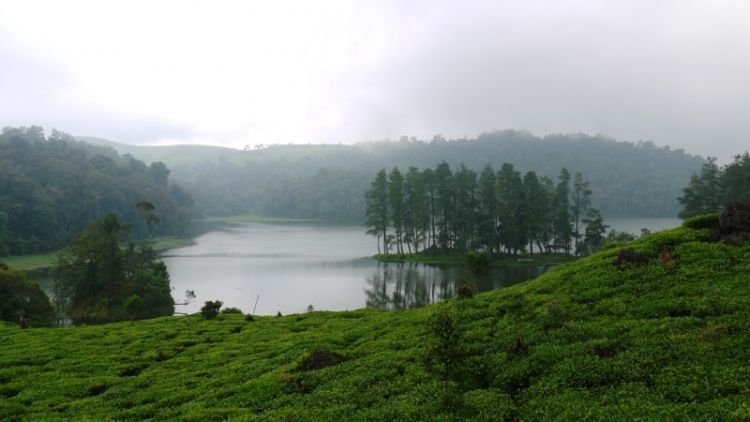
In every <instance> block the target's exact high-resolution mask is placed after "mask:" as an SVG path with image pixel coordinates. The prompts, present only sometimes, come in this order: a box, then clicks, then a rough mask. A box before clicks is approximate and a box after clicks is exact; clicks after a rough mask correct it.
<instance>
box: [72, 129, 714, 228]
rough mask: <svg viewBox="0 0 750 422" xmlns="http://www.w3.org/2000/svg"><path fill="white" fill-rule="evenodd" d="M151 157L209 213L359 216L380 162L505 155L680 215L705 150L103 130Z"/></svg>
mask: <svg viewBox="0 0 750 422" xmlns="http://www.w3.org/2000/svg"><path fill="white" fill-rule="evenodd" d="M78 139H79V140H84V141H87V142H92V143H96V144H99V145H108V146H110V147H112V148H114V149H116V150H117V151H118V152H120V153H123V154H131V155H133V156H134V157H136V158H138V159H141V160H144V161H146V162H155V161H162V162H164V163H165V164H167V166H169V168H170V169H171V170H172V176H173V177H174V179H175V180H177V181H179V182H180V183H181V184H183V185H184V186H185V187H186V188H187V189H188V190H189V191H190V192H191V193H192V194H193V196H194V197H195V199H196V202H197V205H198V207H199V209H200V210H201V211H202V212H203V213H204V214H206V215H221V214H241V213H247V212H257V213H267V214H274V215H283V216H292V217H305V218H323V219H333V220H353V221H356V220H361V217H362V212H363V211H362V203H363V202H362V201H363V200H362V192H363V191H364V190H365V189H366V188H367V187H368V186H369V183H370V181H371V179H372V177H373V175H374V174H375V172H377V170H379V169H381V168H391V167H394V166H395V167H399V168H401V169H402V170H405V169H406V168H408V167H410V166H416V167H419V168H426V167H433V166H435V165H436V164H438V163H440V162H442V161H446V162H448V163H449V164H450V165H451V166H452V167H456V166H459V165H460V164H465V165H466V166H467V167H469V168H472V169H475V170H480V169H481V168H482V167H484V166H485V165H487V164H491V165H493V166H495V167H498V166H499V165H501V164H502V163H505V162H508V163H511V164H513V165H514V166H516V167H517V168H518V169H519V170H521V171H529V170H534V171H537V172H539V173H540V174H542V175H546V176H549V177H552V178H554V177H556V176H557V174H558V172H559V171H560V168H561V167H565V168H567V169H569V170H570V171H572V172H581V173H582V174H583V175H584V176H585V177H586V178H587V179H588V180H589V181H590V184H591V187H592V189H593V191H594V195H593V199H594V206H596V207H597V208H599V209H601V210H602V212H604V213H605V214H607V215H617V216H674V215H676V213H677V211H678V210H679V204H678V202H677V197H679V196H680V195H681V193H682V192H681V190H682V188H683V187H685V186H686V185H687V183H688V181H689V178H690V175H691V174H693V173H694V172H695V171H697V170H699V168H700V165H701V162H702V158H701V157H699V156H696V155H691V154H688V153H686V152H684V151H683V150H672V149H670V148H669V147H657V146H656V145H654V144H653V143H651V142H639V143H631V142H618V141H615V140H613V139H610V138H606V137H602V136H589V135H585V134H572V135H548V136H544V137H537V136H534V135H532V134H530V133H528V132H523V131H513V130H506V131H496V132H491V133H484V134H481V135H479V136H478V137H476V138H474V139H455V140H446V139H444V138H439V137H437V138H434V139H433V140H431V141H420V140H417V139H415V138H402V139H401V140H400V141H395V142H388V141H382V142H367V143H359V144H354V145H327V144H326V145H315V144H308V145H299V144H288V145H273V146H263V147H261V148H257V149H255V148H254V149H248V150H245V151H243V150H238V149H232V148H224V147H217V146H205V145H172V146H137V145H127V144H120V143H115V142H111V141H107V140H103V139H98V138H90V137H79V138H78Z"/></svg>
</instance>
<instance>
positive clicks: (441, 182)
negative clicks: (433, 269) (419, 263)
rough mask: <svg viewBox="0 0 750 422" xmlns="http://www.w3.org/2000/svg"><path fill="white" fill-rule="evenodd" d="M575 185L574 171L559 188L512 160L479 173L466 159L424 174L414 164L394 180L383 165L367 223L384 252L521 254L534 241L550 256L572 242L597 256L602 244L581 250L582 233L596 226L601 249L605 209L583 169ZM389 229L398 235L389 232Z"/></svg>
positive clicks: (593, 242)
mask: <svg viewBox="0 0 750 422" xmlns="http://www.w3.org/2000/svg"><path fill="white" fill-rule="evenodd" d="M569 185H570V173H569V172H568V171H567V170H566V169H564V168H563V169H562V170H561V172H560V179H559V181H558V184H557V186H556V187H554V186H553V183H552V181H551V180H549V179H547V178H542V179H541V180H540V179H539V178H538V177H537V176H536V174H535V173H534V172H528V173H526V175H525V176H524V177H521V173H520V172H518V171H517V170H516V169H515V168H514V167H513V165H512V164H509V163H505V164H503V165H502V167H501V168H500V170H499V171H498V172H497V174H495V172H494V170H493V169H492V167H491V166H489V165H487V166H485V168H484V170H482V174H481V177H479V178H477V174H476V173H475V172H474V171H473V170H470V169H468V168H467V167H466V166H464V165H463V164H462V165H461V166H459V168H458V170H457V171H456V172H455V173H454V172H453V171H452V170H451V168H450V166H449V165H448V163H446V162H442V163H440V164H438V165H437V166H436V167H435V169H426V170H424V171H422V173H421V174H420V173H419V171H418V170H417V168H415V167H410V168H409V173H407V178H406V179H404V178H403V176H402V175H401V172H400V171H399V170H398V169H397V168H394V169H393V170H391V173H390V175H389V176H388V177H386V174H385V169H383V170H380V171H379V172H378V174H377V175H376V176H375V180H373V182H372V184H371V186H370V189H369V190H367V191H366V192H365V203H366V210H367V217H366V222H365V226H366V228H367V234H370V235H376V236H378V240H379V239H380V238H381V237H382V238H383V239H384V248H383V254H384V255H388V251H389V249H390V247H391V246H393V248H395V252H396V254H397V255H404V254H405V253H407V252H408V253H409V254H410V255H411V254H414V253H419V252H420V248H421V250H422V253H424V254H428V255H437V254H442V255H447V254H450V253H454V252H458V253H463V252H465V251H470V252H487V253H495V254H501V253H504V254H507V255H518V254H519V253H522V252H523V251H525V250H526V247H527V246H528V248H529V249H528V250H529V252H530V253H531V254H533V252H534V248H535V245H536V248H537V249H538V250H540V251H544V252H545V253H546V254H552V253H559V252H564V253H565V254H566V255H570V253H571V251H572V244H573V243H572V242H573V240H576V241H577V242H578V246H579V248H578V250H577V251H576V252H577V253H578V254H581V253H582V252H584V251H587V252H588V253H590V252H592V251H593V250H595V249H586V248H582V246H584V245H583V244H584V239H583V235H582V234H581V233H580V231H581V230H583V229H584V227H586V228H587V229H589V226H592V227H591V228H590V229H589V230H588V234H589V238H588V239H589V247H596V248H597V249H598V247H599V246H600V245H601V243H602V242H601V239H600V238H601V233H599V234H598V236H599V237H598V238H597V237H596V236H595V235H594V234H595V233H598V232H602V230H603V228H604V227H605V226H604V225H603V223H602V219H601V215H599V213H598V211H597V210H595V209H593V208H590V207H589V203H590V195H591V191H590V190H589V189H588V184H587V183H586V182H585V181H584V179H583V176H582V175H581V174H576V181H575V190H574V191H573V192H572V193H571V191H570V186H569ZM571 202H572V203H573V204H574V205H573V206H571ZM597 217H598V218H597ZM389 228H393V230H394V231H395V233H394V234H391V235H389V234H388V233H387V231H388V229H389ZM584 232H585V231H584ZM380 254H381V250H380V242H378V255H380ZM470 259H471V258H470Z"/></svg>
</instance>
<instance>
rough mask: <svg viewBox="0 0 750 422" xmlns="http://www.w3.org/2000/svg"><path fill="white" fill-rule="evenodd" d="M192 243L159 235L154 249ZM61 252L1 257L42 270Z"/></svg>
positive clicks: (17, 265) (22, 266)
mask: <svg viewBox="0 0 750 422" xmlns="http://www.w3.org/2000/svg"><path fill="white" fill-rule="evenodd" d="M190 244H192V240H190V239H183V238H180V237H175V236H159V237H157V238H155V239H154V249H156V250H157V251H164V250H167V249H174V248H181V247H183V246H188V245H190ZM59 252H60V251H55V252H50V253H45V254H35V255H20V256H3V257H0V261H3V262H4V263H6V264H8V266H9V267H11V268H17V269H20V270H26V271H33V270H40V269H45V268H49V267H51V266H52V264H53V262H54V260H55V257H56V256H57V254H58V253H59Z"/></svg>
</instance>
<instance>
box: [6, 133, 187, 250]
mask: <svg viewBox="0 0 750 422" xmlns="http://www.w3.org/2000/svg"><path fill="white" fill-rule="evenodd" d="M152 168H160V169H162V170H161V171H162V172H161V176H160V177H158V178H157V179H158V180H155V179H154V177H153V174H152V173H150V172H149V168H148V167H147V166H146V164H145V163H143V162H141V161H138V160H136V159H135V158H133V157H132V156H120V155H118V154H117V153H116V152H115V151H114V150H112V149H110V148H102V147H95V146H92V145H88V144H84V143H81V142H78V141H76V140H75V139H74V138H73V137H71V136H69V135H66V134H64V133H61V132H58V131H55V130H53V131H52V133H51V134H50V135H49V136H45V135H44V132H43V131H42V129H41V128H39V127H31V128H17V129H16V128H5V129H3V130H2V132H1V133H0V256H3V255H5V254H7V253H10V254H11V255H29V254H38V253H42V252H49V251H52V250H57V249H60V248H61V247H63V246H65V245H66V244H67V243H68V242H70V241H71V240H72V239H73V237H74V236H75V235H76V234H77V233H78V232H80V231H81V230H82V229H83V228H85V227H86V226H87V225H88V224H90V223H91V222H92V221H94V220H96V219H97V218H101V217H103V216H105V215H106V214H108V213H117V214H118V215H119V216H120V217H121V218H122V219H123V221H125V222H127V223H129V224H131V225H132V226H133V228H134V231H135V233H137V234H145V233H148V232H149V231H159V232H161V233H172V234H177V233H179V232H180V231H181V230H182V228H183V226H184V225H185V224H186V223H187V222H188V219H189V217H190V208H191V207H192V199H191V198H190V195H188V194H187V193H186V192H185V191H184V190H182V188H180V187H179V186H177V185H174V184H172V185H168V184H167V183H166V179H164V178H163V177H162V176H164V177H165V174H164V172H166V174H168V173H169V171H168V170H166V166H164V164H162V163H155V164H153V165H152ZM140 201H144V202H146V203H150V204H153V205H155V206H156V207H157V208H158V209H159V210H160V214H162V217H163V218H164V221H165V224H162V225H160V226H158V227H157V225H155V220H153V218H152V219H151V220H150V222H148V223H147V222H146V221H142V220H141V218H139V212H138V211H137V210H136V209H135V208H134V207H133V204H135V203H137V202H140Z"/></svg>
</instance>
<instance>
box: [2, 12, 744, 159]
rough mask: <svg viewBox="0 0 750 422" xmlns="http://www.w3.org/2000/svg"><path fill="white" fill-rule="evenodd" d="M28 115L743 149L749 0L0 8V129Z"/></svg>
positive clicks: (230, 138) (340, 136) (123, 134)
mask: <svg viewBox="0 0 750 422" xmlns="http://www.w3.org/2000/svg"><path fill="white" fill-rule="evenodd" d="M115 3H116V4H115ZM32 124H36V125H42V126H44V127H45V128H52V127H55V128H58V129H60V130H63V131H66V132H69V133H72V134H74V135H92V136H100V137H105V138H109V139H114V140H118V141H122V142H128V143H141V144H151V143H210V144H218V145H227V146H238V147H241V146H244V145H245V144H249V145H253V144H257V143H276V142H281V143H287V142H295V143H307V142H313V143H316V142H330V143H337V142H344V143H350V142H354V141H360V140H376V139H384V138H391V139H398V138H399V137H400V136H401V135H410V136H412V135H413V136H417V137H419V138H424V139H430V138H432V136H433V135H435V134H442V135H444V136H445V137H448V138H453V137H463V136H467V137H473V136H476V135H477V134H478V133H480V132H483V131H490V130H494V129H523V130H528V131H530V132H532V133H534V134H537V135H544V134H548V133H570V132H584V133H589V134H597V133H601V134H605V135H607V136H610V137H613V138H616V139H620V140H629V141H638V140H652V141H654V142H655V143H656V144H658V145H670V146H672V147H673V148H684V149H686V150H687V151H688V152H692V153H697V154H702V155H717V156H719V157H720V158H722V159H726V158H728V157H729V156H731V155H733V154H735V153H738V152H741V151H744V150H746V149H748V148H750V1H745V0H737V1H721V0H719V1H717V0H705V1H689V0H684V1H683V0H681V1H668V0H660V1H655V0H644V1H617V0H603V1H533V0H519V1H492V2H489V1H480V0H472V1H466V0H464V1H436V0H432V1H403V0H402V1H397V0H396V1H382V0H381V1H371V2H369V1H364V2H354V1H299V2H285V1H266V2H260V1H256V2H250V1H237V2H230V1H205V2H193V1H184V0H182V1H143V2H140V1H121V2H102V1H91V2H83V1H64V2H62V1H49V2H41V1H29V0H23V1H20V0H19V1H3V2H2V3H0V125H2V126H22V125H23V126H28V125H32Z"/></svg>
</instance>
